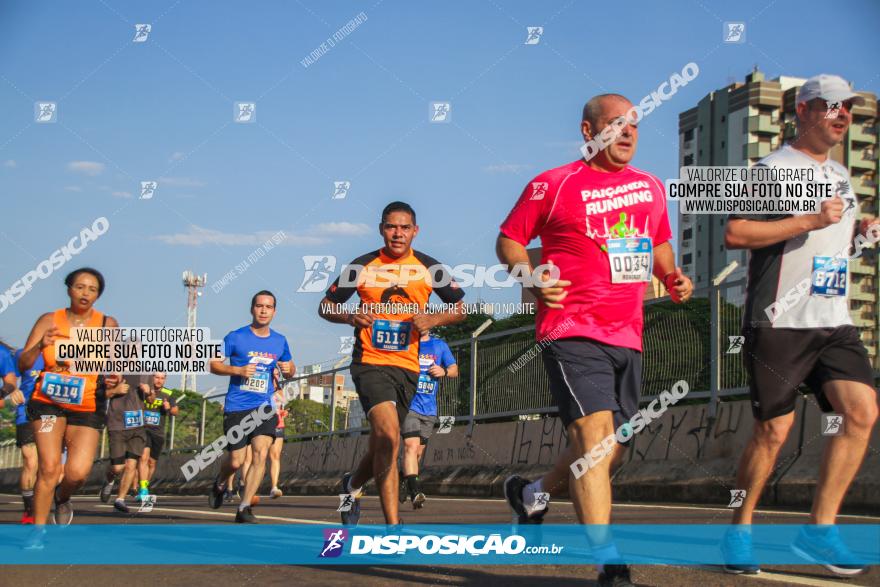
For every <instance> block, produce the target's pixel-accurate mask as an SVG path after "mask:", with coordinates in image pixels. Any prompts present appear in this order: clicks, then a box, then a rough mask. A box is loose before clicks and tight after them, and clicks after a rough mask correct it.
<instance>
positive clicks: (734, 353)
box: [177, 280, 747, 450]
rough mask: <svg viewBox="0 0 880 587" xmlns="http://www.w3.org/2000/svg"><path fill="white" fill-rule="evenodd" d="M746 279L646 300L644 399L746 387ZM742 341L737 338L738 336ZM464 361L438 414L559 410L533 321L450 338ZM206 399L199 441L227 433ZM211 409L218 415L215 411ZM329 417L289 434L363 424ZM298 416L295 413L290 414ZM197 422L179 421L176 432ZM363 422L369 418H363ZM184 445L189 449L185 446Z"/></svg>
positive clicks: (713, 395) (310, 434) (483, 416)
mask: <svg viewBox="0 0 880 587" xmlns="http://www.w3.org/2000/svg"><path fill="white" fill-rule="evenodd" d="M744 288H745V280H739V281H733V282H731V283H722V284H721V285H720V286H714V285H712V286H708V287H703V288H700V289H697V290H695V292H694V295H693V298H692V299H691V300H690V301H689V302H688V303H687V304H674V303H673V302H672V301H671V300H670V299H669V298H668V297H665V298H658V299H653V300H648V301H647V302H646V303H645V308H644V337H643V342H644V348H643V356H642V401H643V402H645V403H647V402H649V401H651V400H652V399H653V398H655V397H657V396H658V395H659V394H660V392H661V391H663V390H668V389H670V388H671V386H672V384H673V383H675V382H676V381H679V380H682V379H683V380H685V381H687V382H688V385H689V386H690V390H691V391H690V392H689V394H688V399H689V400H693V399H697V400H705V401H710V406H711V407H710V412H714V408H715V400H716V399H718V398H721V397H730V396H737V395H742V394H745V393H747V388H746V373H745V370H744V368H743V366H742V355H741V353H740V352H739V351H738V350H737V346H736V344H732V343H731V340H730V337H738V336H740V323H741V319H742V306H743V302H744V300H745V291H744ZM734 342H736V341H734ZM449 346H450V349H451V351H452V354H453V356H454V357H455V359H456V362H457V363H458V366H459V372H460V375H459V377H457V378H454V379H450V378H444V379H441V381H440V385H439V387H438V391H437V404H438V412H439V414H440V415H441V416H455V418H456V420H458V421H469V422H471V423H473V422H474V421H478V420H492V419H502V418H509V417H519V416H527V415H535V414H552V413H554V412H555V411H556V408H555V407H554V405H553V399H552V397H551V395H550V388H549V384H548V380H547V376H546V374H545V372H544V365H543V361H542V359H541V356H540V352H539V351H540V349H541V348H542V344H541V342H540V341H536V340H535V327H534V326H526V327H522V328H516V329H512V330H506V331H502V332H496V333H491V334H486V335H481V336H478V337H476V338H472V339H469V340H468V339H465V340H457V341H452V342H450V343H449ZM347 371H348V367H347V366H346V367H340V368H336V369H330V370H327V371H322V372H320V373H312V374H307V375H300V376H297V377H296V378H294V379H292V380H290V381H289V382H287V383H291V382H294V383H297V382H298V383H299V384H300V385H305V384H307V382H308V380H309V379H311V378H315V377H320V376H330V379H331V381H332V380H334V376H335V375H336V374H337V373H346V372H347ZM217 397H220V396H210V397H206V398H204V399H202V400H201V401H202V406H201V409H200V411H199V414H200V416H199V417H198V419H197V420H196V421H197V422H198V424H197V426H198V432H197V434H196V435H195V440H196V442H195V444H194V445H192V444H189V443H184V444H183V446H187V445H189V446H190V447H193V446H195V447H198V446H201V445H203V444H205V442H206V440H207V441H208V442H210V441H211V440H213V439H214V438H216V437H217V436H220V435H222V433H223V431H222V414H220V411H221V410H220V409H219V407H218V405H217V404H213V406H212V402H210V401H209V400H211V399H216V398H217ZM330 405H336V389H335V386H331V392H330ZM212 409H213V410H215V411H216V412H217V414H215V415H213V416H212V415H209V413H210V412H211V411H212ZM326 411H327V413H326V418H325V420H323V421H321V422H320V425H318V424H317V423H316V424H315V426H313V427H311V428H309V425H310V424H312V422H309V421H301V422H300V425H298V426H297V427H296V428H297V429H298V430H303V429H304V426H303V425H305V428H306V431H305V432H304V433H300V434H296V435H289V436H288V437H287V439H288V440H299V439H306V438H314V437H319V436H327V435H332V434H340V435H345V434H353V433H359V432H363V431H364V430H366V428H364V427H354V426H346V425H345V422H344V420H343V419H342V418H341V417H340V414H339V412H338V410H334V411H332V412H330V411H329V407H328V408H327V410H326ZM298 416H299V415H298V414H295V413H292V414H291V416H290V417H291V418H297V417H298ZM196 421H193V419H191V420H190V421H189V422H182V423H181V422H180V421H179V418H178V423H177V424H178V431H180V430H181V429H187V428H188V427H190V426H193V425H194V424H195V422H196ZM364 424H365V423H364ZM184 450H186V449H184Z"/></svg>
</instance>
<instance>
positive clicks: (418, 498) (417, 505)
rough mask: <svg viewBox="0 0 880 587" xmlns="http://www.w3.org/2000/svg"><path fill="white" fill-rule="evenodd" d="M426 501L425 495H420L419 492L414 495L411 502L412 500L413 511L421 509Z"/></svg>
mask: <svg viewBox="0 0 880 587" xmlns="http://www.w3.org/2000/svg"><path fill="white" fill-rule="evenodd" d="M427 500H428V498H427V497H425V494H424V493H422V492H421V491H419V492H418V493H416V494H415V497H413V500H412V504H413V509H414V510H420V509H422V507H424V505H425V502H426V501H427Z"/></svg>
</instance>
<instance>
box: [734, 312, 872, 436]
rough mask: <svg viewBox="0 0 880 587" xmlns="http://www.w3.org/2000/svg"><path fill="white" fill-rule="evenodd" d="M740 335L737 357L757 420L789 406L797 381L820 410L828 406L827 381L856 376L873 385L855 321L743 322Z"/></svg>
mask: <svg viewBox="0 0 880 587" xmlns="http://www.w3.org/2000/svg"><path fill="white" fill-rule="evenodd" d="M743 336H744V337H745V340H744V342H743V351H742V352H743V362H744V363H745V367H746V371H747V372H748V374H749V395H750V396H751V400H752V413H753V414H754V416H755V418H756V419H757V420H762V421H764V420H770V419H771V418H776V417H779V416H784V415H785V414H788V413H789V412H791V411H792V410H794V406H795V401H796V400H797V396H798V392H797V389H798V387H799V386H800V385H801V384H802V383H806V384H807V386H808V387H809V388H810V390H811V391H812V392H813V393H814V394H815V395H816V400H817V401H818V403H819V407H820V408H822V411H823V412H831V411H833V409H832V407H831V404H830V403H829V401H828V399H827V398H826V397H825V394H824V393H823V392H822V386H823V385H824V384H825V383H826V382H828V381H834V380H844V381H859V382H861V383H864V384H866V385H868V386H869V387H871V388H873V387H874V377H873V373H872V372H871V364H870V362H869V360H868V353H867V351H866V350H865V347H864V345H863V344H862V341H861V340H860V339H859V333H858V330H856V328H855V326H838V327H837V328H768V327H760V328H746V329H745V330H743Z"/></svg>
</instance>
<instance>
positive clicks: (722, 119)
mask: <svg viewBox="0 0 880 587" xmlns="http://www.w3.org/2000/svg"><path fill="white" fill-rule="evenodd" d="M725 120H727V117H726V116H724V115H723V114H722V115H721V122H724V121H725Z"/></svg>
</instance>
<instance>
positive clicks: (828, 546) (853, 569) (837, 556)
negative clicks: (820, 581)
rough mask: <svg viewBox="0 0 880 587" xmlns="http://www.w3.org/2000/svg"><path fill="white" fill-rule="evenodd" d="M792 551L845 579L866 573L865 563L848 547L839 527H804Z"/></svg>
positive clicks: (792, 546)
mask: <svg viewBox="0 0 880 587" xmlns="http://www.w3.org/2000/svg"><path fill="white" fill-rule="evenodd" d="M791 551H792V552H793V553H795V554H796V555H798V556H799V557H802V558H804V559H806V560H808V561H810V562H813V563H816V564H820V565H822V566H823V567H825V568H826V569H828V570H829V571H831V572H832V573H834V574H836V575H841V576H843V577H852V576H853V575H858V574H859V573H864V572H865V568H866V565H865V563H864V562H863V561H861V560H859V558H858V557H857V556H856V555H855V554H853V552H852V551H851V550H850V549H849V548H847V547H846V544H844V543H843V540H841V539H840V530H838V528H837V526H833V525H816V526H804V527H803V528H801V531H800V532H799V533H798V537H797V539H795V541H794V544H792V545H791Z"/></svg>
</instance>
